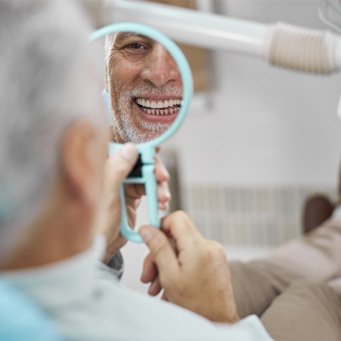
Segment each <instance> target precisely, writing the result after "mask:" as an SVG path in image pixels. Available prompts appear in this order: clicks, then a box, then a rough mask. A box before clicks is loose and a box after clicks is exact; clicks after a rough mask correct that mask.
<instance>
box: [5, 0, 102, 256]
mask: <svg viewBox="0 0 341 341" xmlns="http://www.w3.org/2000/svg"><path fill="white" fill-rule="evenodd" d="M89 32H90V28H89V26H88V24H87V22H86V20H85V18H84V17H83V16H82V13H81V12H80V11H79V9H78V8H77V6H76V5H74V4H73V3H71V2H67V1H42V0H36V1H21V0H1V1H0V46H1V48H0V164H1V170H0V172H1V173H0V256H1V253H2V254H3V253H4V252H5V251H6V247H7V248H10V240H11V239H13V238H14V237H13V236H15V235H16V234H17V233H18V230H19V229H20V228H23V227H25V226H27V225H29V224H30V222H31V221H32V220H33V219H34V217H35V215H36V214H37V212H38V211H39V209H40V206H41V204H42V202H43V201H44V200H45V198H46V196H47V195H48V193H49V191H50V189H51V186H52V182H53V179H54V177H55V176H56V174H57V172H58V148H59V142H60V140H61V137H62V135H63V132H64V130H65V129H66V128H67V127H68V126H69V125H70V124H72V122H74V121H77V120H78V119H80V118H84V117H85V118H87V119H89V120H92V121H94V122H95V123H96V122H100V123H101V122H102V120H104V117H102V116H101V115H100V114H98V112H99V110H98V108H99V107H98V101H99V79H100V74H99V73H98V71H99V64H98V63H97V61H98V59H97V58H96V57H95V55H94V51H93V50H92V48H91V46H90V44H89V41H88V36H89ZM96 112H97V115H96Z"/></svg>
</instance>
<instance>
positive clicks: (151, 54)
mask: <svg viewBox="0 0 341 341" xmlns="http://www.w3.org/2000/svg"><path fill="white" fill-rule="evenodd" d="M100 38H101V39H103V49H104V54H105V55H104V60H105V69H106V80H105V86H104V87H105V97H106V102H107V103H106V107H107V110H108V114H109V116H110V122H111V124H112V128H113V129H112V130H113V142H115V143H126V142H133V143H135V144H143V145H148V146H149V145H150V146H157V145H159V144H161V143H162V142H164V141H165V140H166V139H168V138H169V137H170V136H172V135H173V133H174V132H175V131H176V130H177V129H178V127H179V126H180V124H181V123H182V121H183V120H184V118H185V116H186V113H187V111H188V106H189V102H190V98H191V95H192V77H191V72H190V69H189V66H188V64H187V61H186V58H185V57H184V56H183V54H182V52H181V50H180V49H179V48H178V46H177V45H176V44H175V43H173V42H172V41H171V40H169V39H168V38H167V37H166V36H164V35H163V34H162V33H160V32H159V31H157V30H154V29H152V28H151V27H148V26H145V25H140V24H129V23H121V24H115V25H110V26H107V27H104V28H102V29H100V30H98V31H96V32H95V33H94V34H93V35H92V39H93V40H98V39H100Z"/></svg>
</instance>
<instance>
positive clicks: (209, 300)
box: [140, 212, 239, 323]
mask: <svg viewBox="0 0 341 341" xmlns="http://www.w3.org/2000/svg"><path fill="white" fill-rule="evenodd" d="M140 234H141V236H142V238H143V239H144V241H145V242H146V244H147V246H148V248H149V249H150V255H149V256H147V258H146V259H145V263H144V268H143V273H142V276H141V280H142V282H144V283H151V285H150V288H149V294H151V295H157V294H158V293H159V292H160V291H161V290H162V289H163V290H164V297H165V298H166V299H167V300H168V301H170V302H172V303H175V304H177V305H179V306H182V307H184V308H186V309H189V310H191V311H193V312H196V313H198V314H200V315H202V316H204V317H206V318H208V319H210V320H211V321H214V322H227V323H233V322H236V321H238V320H239V316H238V313H237V310H236V305H235V301H234V297H233V291H232V284H231V280H230V272H229V268H228V264H227V260H226V257H225V253H224V250H223V248H222V246H221V245H220V244H219V243H217V242H215V241H211V240H206V239H204V238H203V237H202V236H201V234H200V233H199V232H198V230H197V229H196V227H195V226H194V224H193V223H192V221H191V220H190V218H189V217H188V216H187V215H186V214H185V213H183V212H176V213H173V214H171V215H169V216H168V217H166V218H164V220H163V224H162V231H160V230H158V229H155V228H152V227H149V226H144V227H142V228H141V229H140Z"/></svg>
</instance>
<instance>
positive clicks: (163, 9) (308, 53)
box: [104, 0, 341, 73]
mask: <svg viewBox="0 0 341 341" xmlns="http://www.w3.org/2000/svg"><path fill="white" fill-rule="evenodd" d="M104 8H105V12H106V17H107V19H106V21H107V22H108V23H109V22H119V21H134V22H139V23H144V24H148V25H151V26H154V27H156V28H158V29H159V30H161V31H162V32H163V33H165V34H166V35H168V36H169V37H171V38H172V39H174V40H176V41H178V42H181V43H186V44H190V45H196V46H200V47H204V48H210V49H222V50H227V51H231V52H237V53H242V54H247V55H251V56H255V57H259V58H263V59H265V60H266V61H268V62H269V63H271V64H274V65H278V66H282V67H287V68H291V69H295V70H299V71H304V72H314V73H331V72H335V71H338V70H340V69H341V37H340V36H339V35H336V34H333V33H331V32H328V31H317V30H311V29H307V28H300V27H297V26H292V25H287V24H281V23H278V24H274V25H266V24H261V23H257V22H252V21H247V20H241V19H235V18H230V17H227V16H222V15H217V14H212V13H207V12H200V11H195V10H190V9H184V8H180V7H175V6H168V5H161V4H155V3H149V2H145V1H125V0H106V2H105V6H104Z"/></svg>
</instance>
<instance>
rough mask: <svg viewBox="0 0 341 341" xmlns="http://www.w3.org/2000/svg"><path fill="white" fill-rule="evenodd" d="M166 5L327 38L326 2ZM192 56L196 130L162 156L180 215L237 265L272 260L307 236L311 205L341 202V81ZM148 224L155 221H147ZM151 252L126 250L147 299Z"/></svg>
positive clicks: (238, 59) (185, 131)
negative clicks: (313, 198)
mask: <svg viewBox="0 0 341 341" xmlns="http://www.w3.org/2000/svg"><path fill="white" fill-rule="evenodd" d="M160 2H162V3H167V4H172V5H182V6H188V7H191V8H197V9H198V10H205V11H211V12H213V13H217V14H222V15H227V16H231V17H236V18H241V19H247V20H253V21H257V22H262V23H275V22H277V21H284V22H286V23H289V24H296V25H299V26H305V27H308V28H315V29H327V27H326V26H325V25H324V24H323V23H322V22H321V20H320V19H319V17H318V10H317V8H318V1H317V0H215V1H213V0H212V1H209V0H206V1H205V0H203V1H199V0H198V1H195V0H190V1H176V0H174V1H172V0H164V1H160ZM186 53H187V54H188V56H189V59H190V60H191V64H192V69H193V72H194V74H195V78H196V93H195V96H194V99H193V102H192V105H191V109H190V113H189V116H188V118H187V120H186V121H185V123H184V125H183V126H182V127H181V129H180V131H179V132H178V133H176V135H175V136H174V137H173V138H172V139H171V140H170V141H168V142H167V143H166V144H164V145H163V146H162V152H161V155H162V157H163V160H164V162H165V163H166V164H167V166H168V167H169V169H170V171H171V175H172V183H171V187H172V189H171V190H172V194H173V202H172V210H174V209H179V208H181V209H184V210H185V211H187V212H188V213H189V214H190V215H191V217H192V218H193V220H194V221H195V222H196V224H197V226H198V228H199V229H200V230H201V231H202V233H203V234H204V235H205V236H206V237H208V238H212V239H216V240H218V241H219V242H221V243H223V244H224V245H225V246H226V250H227V253H228V255H229V258H239V259H250V258H253V257H255V256H256V257H258V256H262V255H265V254H267V253H268V252H270V251H271V249H273V248H274V247H276V245H279V244H280V243H283V242H285V241H286V240H288V239H290V238H292V237H294V236H297V235H300V234H302V212H303V209H304V203H305V200H306V199H307V198H308V197H309V196H310V195H312V194H315V193H325V194H327V195H328V196H329V197H330V198H331V200H332V201H336V200H337V199H338V194H337V187H338V177H339V166H340V155H341V122H340V120H339V119H338V117H337V115H336V111H337V104H338V100H339V98H340V95H341V74H336V75H331V76H317V75H310V74H304V73H298V72H294V71H290V70H284V69H280V68H275V67H273V66H269V65H268V64H266V63H265V62H264V61H262V60H258V59H256V58H251V57H246V56H242V55H238V54H233V53H228V52H224V51H217V50H200V49H196V48H195V49H194V50H191V48H189V49H188V48H186ZM140 220H141V222H143V223H145V222H146V221H147V218H146V217H143V213H141V214H140ZM145 252H146V250H145V248H144V246H143V245H135V244H131V243H129V244H128V245H127V246H126V247H125V248H124V250H123V253H124V256H125V259H126V272H125V275H124V277H123V281H124V282H126V284H127V285H129V286H131V287H134V288H137V289H141V288H142V287H141V286H140V284H138V278H139V272H140V268H141V263H142V259H143V255H144V254H145ZM142 290H144V289H142Z"/></svg>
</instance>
